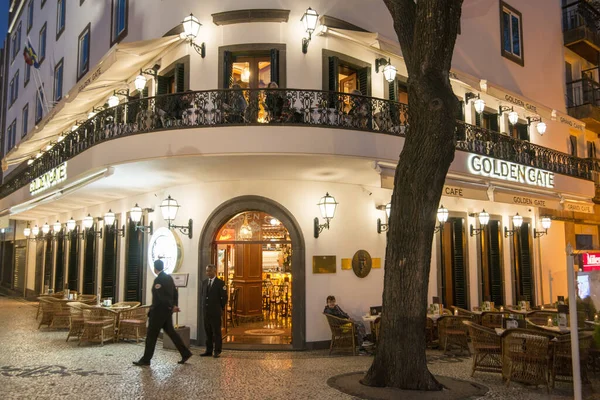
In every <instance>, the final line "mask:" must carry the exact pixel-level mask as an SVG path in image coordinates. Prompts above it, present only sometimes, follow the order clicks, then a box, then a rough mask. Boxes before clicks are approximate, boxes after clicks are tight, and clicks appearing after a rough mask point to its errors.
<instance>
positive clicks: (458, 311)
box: [452, 306, 474, 318]
mask: <svg viewBox="0 0 600 400" xmlns="http://www.w3.org/2000/svg"><path fill="white" fill-rule="evenodd" d="M452 311H454V315H456V316H458V317H469V318H473V315H474V314H473V312H471V311H469V310H465V309H464V308H460V307H456V306H452Z"/></svg>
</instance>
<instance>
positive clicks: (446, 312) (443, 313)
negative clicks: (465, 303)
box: [442, 308, 452, 315]
mask: <svg viewBox="0 0 600 400" xmlns="http://www.w3.org/2000/svg"><path fill="white" fill-rule="evenodd" d="M442 315H452V311H450V310H448V309H447V308H444V309H443V310H442Z"/></svg>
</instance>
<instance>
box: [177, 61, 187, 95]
mask: <svg viewBox="0 0 600 400" xmlns="http://www.w3.org/2000/svg"><path fill="white" fill-rule="evenodd" d="M184 91H185V65H184V64H175V92H177V93H182V92H184Z"/></svg>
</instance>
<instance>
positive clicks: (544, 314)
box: [527, 310, 558, 328]
mask: <svg viewBox="0 0 600 400" xmlns="http://www.w3.org/2000/svg"><path fill="white" fill-rule="evenodd" d="M557 316H558V313H557V312H556V311H541V310H540V311H531V312H530V313H528V314H527V319H528V320H529V321H530V322H531V323H533V324H535V325H546V324H547V323H548V318H552V319H553V320H555V319H556V318H557ZM527 327H528V328H529V326H527Z"/></svg>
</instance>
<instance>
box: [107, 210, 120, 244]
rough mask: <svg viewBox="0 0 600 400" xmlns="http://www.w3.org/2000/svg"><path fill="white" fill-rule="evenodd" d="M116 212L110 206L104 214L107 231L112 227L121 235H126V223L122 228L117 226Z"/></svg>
mask: <svg viewBox="0 0 600 400" xmlns="http://www.w3.org/2000/svg"><path fill="white" fill-rule="evenodd" d="M115 221H116V217H115V213H114V212H112V210H111V209H110V208H109V209H108V212H107V213H106V214H104V228H106V230H107V232H109V231H110V230H111V229H114V230H115V232H116V234H117V235H119V234H120V235H121V237H125V225H123V227H122V228H121V229H119V228H117V227H115Z"/></svg>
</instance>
